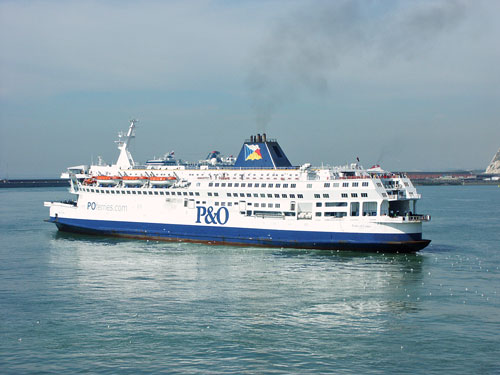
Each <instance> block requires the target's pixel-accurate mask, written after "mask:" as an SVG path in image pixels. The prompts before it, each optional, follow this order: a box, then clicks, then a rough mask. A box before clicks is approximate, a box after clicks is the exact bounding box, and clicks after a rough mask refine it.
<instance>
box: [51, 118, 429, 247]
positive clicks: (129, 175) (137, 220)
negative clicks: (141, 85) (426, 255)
mask: <svg viewBox="0 0 500 375" xmlns="http://www.w3.org/2000/svg"><path fill="white" fill-rule="evenodd" d="M135 127H136V121H135V120H134V121H131V122H130V126H129V128H128V131H127V133H120V134H119V139H118V141H117V144H118V149H119V150H120V153H119V156H118V159H117V161H116V163H115V164H113V165H104V164H103V163H99V164H98V165H91V166H84V165H82V166H77V167H71V168H68V171H67V173H66V174H65V177H67V178H68V179H69V182H70V189H69V191H70V193H72V194H74V195H75V196H76V199H75V200H71V201H64V202H55V201H53V202H45V203H44V204H45V206H46V207H49V208H50V218H49V219H48V220H47V221H49V222H52V223H54V224H55V225H56V226H57V228H58V229H59V230H60V231H68V232H76V233H85V234H96V235H105V236H121V237H129V238H140V239H154V240H170V241H188V242H197V243H210V244H223V245H242V246H266V247H287V248H306V249H329V250H361V251H381V252H416V251H418V250H420V249H422V248H424V247H426V246H427V245H428V244H429V243H430V240H426V239H423V238H422V224H423V223H424V222H426V221H429V220H430V216H429V215H422V214H417V201H418V200H419V199H420V198H421V196H420V194H418V193H417V190H416V189H415V187H414V186H413V184H412V183H411V181H410V179H409V178H407V177H406V176H405V175H402V174H394V173H389V172H386V171H384V170H382V169H381V168H380V167H379V166H374V167H372V168H370V169H363V168H362V167H361V166H360V165H359V163H352V164H350V165H347V166H340V167H321V168H313V167H312V166H311V164H303V165H301V166H293V165H292V164H291V163H290V161H289V160H288V158H287V157H286V155H285V152H284V151H283V149H282V148H281V146H280V145H279V143H278V141H277V140H275V139H268V138H267V136H266V134H257V135H252V136H251V137H250V139H247V140H245V142H244V143H243V146H242V147H241V150H240V152H239V155H238V157H237V158H236V160H235V161H234V164H230V163H227V162H224V163H223V164H217V163H198V164H184V165H183V164H178V163H146V165H143V166H141V165H138V164H136V163H135V161H134V159H133V157H132V155H131V153H130V151H129V145H130V142H131V140H132V139H133V138H134V137H135V134H134V133H135Z"/></svg>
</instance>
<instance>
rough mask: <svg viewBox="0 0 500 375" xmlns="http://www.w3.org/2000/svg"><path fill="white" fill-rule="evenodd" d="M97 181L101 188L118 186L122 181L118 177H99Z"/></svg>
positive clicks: (96, 178)
mask: <svg viewBox="0 0 500 375" xmlns="http://www.w3.org/2000/svg"><path fill="white" fill-rule="evenodd" d="M95 180H96V181H97V183H98V184H99V185H101V186H115V185H118V184H119V183H120V181H121V180H122V179H121V178H120V177H118V176H97V177H95Z"/></svg>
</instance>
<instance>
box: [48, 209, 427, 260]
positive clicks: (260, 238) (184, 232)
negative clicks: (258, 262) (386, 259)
mask: <svg viewBox="0 0 500 375" xmlns="http://www.w3.org/2000/svg"><path fill="white" fill-rule="evenodd" d="M49 221H50V222H52V223H54V224H56V226H57V228H58V229H59V230H60V231H63V232H72V233H81V234H91V235H102V236H115V237H126V238H137V239H153V240H160V241H183V242H195V243H207V244H217V245H241V246H246V245H252V246H264V247H287V248H300V249H320V250H358V251H385V252H416V251H419V250H421V249H423V248H424V247H426V246H427V245H428V244H429V243H430V242H431V241H430V240H423V239H422V234H421V233H410V234H380V233H341V232H299V231H287V230H262V229H251V228H230V227H206V226H195V225H177V224H156V223H142V222H123V221H103V220H80V219H62V218H54V217H51V218H50V220H49Z"/></svg>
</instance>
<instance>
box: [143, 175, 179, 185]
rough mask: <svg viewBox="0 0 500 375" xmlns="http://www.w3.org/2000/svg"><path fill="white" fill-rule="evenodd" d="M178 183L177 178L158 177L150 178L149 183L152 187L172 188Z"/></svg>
mask: <svg viewBox="0 0 500 375" xmlns="http://www.w3.org/2000/svg"><path fill="white" fill-rule="evenodd" d="M176 181H177V178H176V177H173V176H168V177H156V176H152V177H150V178H149V183H150V184H151V186H171V185H173V184H174V183H175V182H176Z"/></svg>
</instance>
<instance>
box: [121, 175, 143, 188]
mask: <svg viewBox="0 0 500 375" xmlns="http://www.w3.org/2000/svg"><path fill="white" fill-rule="evenodd" d="M122 180H123V184H124V185H132V186H142V185H144V184H145V183H146V182H148V180H149V179H148V178H147V177H145V176H123V177H122Z"/></svg>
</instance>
